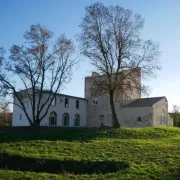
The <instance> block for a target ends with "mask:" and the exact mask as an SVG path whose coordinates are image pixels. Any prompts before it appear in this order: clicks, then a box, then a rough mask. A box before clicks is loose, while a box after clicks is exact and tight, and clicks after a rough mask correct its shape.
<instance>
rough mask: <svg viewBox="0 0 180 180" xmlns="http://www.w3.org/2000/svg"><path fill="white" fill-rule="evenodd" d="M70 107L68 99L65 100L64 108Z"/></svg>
mask: <svg viewBox="0 0 180 180" xmlns="http://www.w3.org/2000/svg"><path fill="white" fill-rule="evenodd" d="M68 105H69V102H68V98H65V102H64V106H65V107H68Z"/></svg>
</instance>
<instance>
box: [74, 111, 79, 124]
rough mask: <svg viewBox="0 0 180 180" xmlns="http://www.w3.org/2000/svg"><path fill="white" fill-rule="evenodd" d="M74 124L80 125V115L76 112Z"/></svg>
mask: <svg viewBox="0 0 180 180" xmlns="http://www.w3.org/2000/svg"><path fill="white" fill-rule="evenodd" d="M74 126H80V115H79V114H75V116H74Z"/></svg>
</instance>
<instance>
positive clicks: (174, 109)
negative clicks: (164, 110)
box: [173, 105, 180, 113]
mask: <svg viewBox="0 0 180 180" xmlns="http://www.w3.org/2000/svg"><path fill="white" fill-rule="evenodd" d="M179 110H180V106H177V105H173V113H180V112H179Z"/></svg>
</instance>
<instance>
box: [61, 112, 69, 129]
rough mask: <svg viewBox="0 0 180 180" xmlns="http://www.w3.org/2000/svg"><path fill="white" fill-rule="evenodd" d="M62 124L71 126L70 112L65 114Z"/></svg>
mask: <svg viewBox="0 0 180 180" xmlns="http://www.w3.org/2000/svg"><path fill="white" fill-rule="evenodd" d="M62 125H63V126H69V114H68V113H64V114H63V119H62Z"/></svg>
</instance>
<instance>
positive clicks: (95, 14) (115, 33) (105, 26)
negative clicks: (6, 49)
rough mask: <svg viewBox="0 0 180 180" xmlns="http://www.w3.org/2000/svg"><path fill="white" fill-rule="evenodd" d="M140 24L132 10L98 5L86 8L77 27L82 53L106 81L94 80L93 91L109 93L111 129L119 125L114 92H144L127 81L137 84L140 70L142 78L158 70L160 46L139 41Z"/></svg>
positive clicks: (142, 23)
mask: <svg viewBox="0 0 180 180" xmlns="http://www.w3.org/2000/svg"><path fill="white" fill-rule="evenodd" d="M143 25H144V19H143V18H142V17H141V16H140V15H138V14H133V12H132V11H131V10H129V9H124V8H122V7H119V6H118V5H117V6H108V7H106V6H104V5H103V4H102V3H98V2H97V3H94V4H92V5H90V6H87V7H86V9H85V17H84V18H83V19H82V22H81V24H80V27H81V29H82V32H81V33H80V35H79V39H78V40H79V42H80V45H81V52H82V54H83V55H84V56H85V57H87V58H88V59H89V60H90V63H91V64H92V65H93V66H94V67H95V68H96V72H98V73H99V74H100V75H103V76H104V77H105V78H104V79H105V81H102V79H101V78H93V80H94V87H93V88H94V89H95V91H96V92H99V93H100V94H101V92H102V91H103V93H108V94H109V97H110V105H111V110H112V116H113V126H114V127H119V126H120V124H119V122H118V119H117V116H116V112H115V107H114V101H113V99H114V93H115V92H116V90H118V89H120V90H121V91H122V92H125V91H126V89H127V88H137V89H139V90H140V91H142V90H145V89H144V86H141V85H138V83H133V84H134V85H133V86H132V85H131V84H128V83H127V82H128V81H127V80H128V79H129V80H131V81H133V82H136V78H135V76H136V75H138V73H139V72H140V71H141V74H142V76H143V77H147V76H149V77H152V76H153V75H155V71H156V70H159V69H160V67H159V63H158V59H159V55H160V52H159V45H158V43H155V42H153V41H151V40H143V39H141V38H140V32H141V30H142V29H143ZM124 70H128V71H124ZM123 72H126V73H123ZM145 75H146V76H145Z"/></svg>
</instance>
